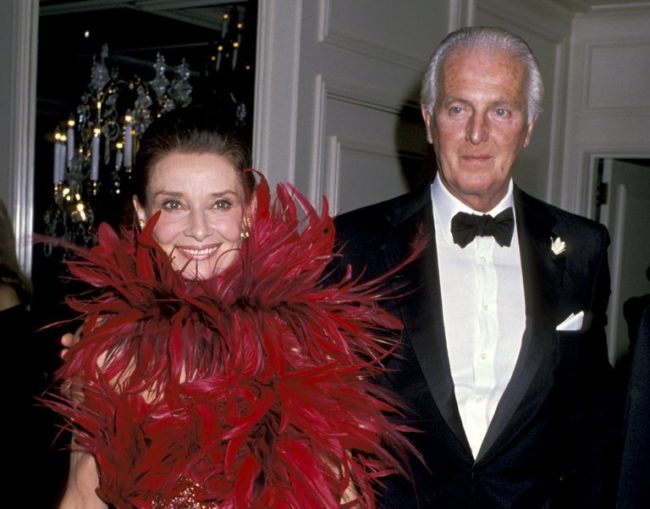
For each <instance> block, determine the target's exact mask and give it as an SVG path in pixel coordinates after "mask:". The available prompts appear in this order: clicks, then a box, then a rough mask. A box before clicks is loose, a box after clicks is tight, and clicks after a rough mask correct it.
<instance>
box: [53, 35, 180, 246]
mask: <svg viewBox="0 0 650 509" xmlns="http://www.w3.org/2000/svg"><path fill="white" fill-rule="evenodd" d="M107 60H108V45H107V44H104V45H103V47H102V50H101V53H100V55H99V58H97V56H95V57H94V59H93V64H92V67H91V70H90V81H89V83H88V87H87V90H86V91H85V92H84V93H83V94H82V95H81V100H80V102H79V104H78V105H77V107H76V110H75V112H74V114H71V115H70V118H68V119H67V121H64V122H61V124H60V125H59V126H58V127H57V128H56V130H55V132H54V136H53V139H54V168H53V200H52V203H51V205H50V207H49V209H48V210H47V211H46V213H45V215H44V221H45V234H46V235H48V236H50V237H56V238H58V239H62V240H64V241H66V242H71V243H74V244H77V245H84V246H90V245H92V244H94V242H95V234H96V219H97V217H96V215H97V214H96V210H97V205H98V201H99V200H102V206H105V205H106V203H105V202H103V200H105V199H114V200H115V201H116V202H117V201H118V200H117V198H119V195H120V193H121V191H122V189H123V187H124V185H125V184H126V182H127V181H128V180H129V179H130V177H131V168H132V165H133V158H134V156H135V153H136V151H137V148H138V142H139V140H140V138H141V137H142V135H143V134H144V132H145V130H146V129H147V127H148V126H149V124H150V123H151V122H152V121H153V120H154V119H155V118H157V117H160V116H161V115H164V114H165V113H168V112H170V111H172V110H174V109H177V108H184V107H186V106H188V105H189V104H190V103H191V102H192V97H191V95H192V85H191V84H190V82H189V79H190V75H191V72H190V69H189V66H188V65H187V63H186V62H185V59H182V61H181V63H180V64H179V65H177V66H175V67H172V68H170V67H168V65H167V64H166V62H165V57H164V56H163V55H161V54H160V53H158V54H157V56H156V61H155V62H154V64H153V70H154V73H153V79H151V80H150V81H147V80H144V79H142V78H140V77H139V76H138V75H133V77H131V78H130V79H121V78H120V77H119V76H118V71H117V69H115V68H114V69H109V68H108V65H107ZM168 76H170V77H171V80H170V79H169V77H168ZM101 186H107V187H106V188H105V189H101ZM51 249H52V246H51V245H50V246H48V247H46V254H50V253H51Z"/></svg>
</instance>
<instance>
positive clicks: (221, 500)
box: [48, 178, 421, 509]
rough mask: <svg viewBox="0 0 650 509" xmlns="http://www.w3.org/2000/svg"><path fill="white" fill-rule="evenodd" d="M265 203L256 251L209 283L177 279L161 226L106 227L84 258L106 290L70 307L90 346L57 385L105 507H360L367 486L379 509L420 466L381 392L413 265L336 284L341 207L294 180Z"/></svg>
mask: <svg viewBox="0 0 650 509" xmlns="http://www.w3.org/2000/svg"><path fill="white" fill-rule="evenodd" d="M256 200H257V209H256V213H255V217H254V220H253V227H252V229H251V236H250V238H249V239H247V241H245V242H244V243H243V245H242V247H241V249H240V256H239V257H238V259H237V260H236V262H234V263H233V264H232V265H231V266H229V267H228V268H227V269H225V270H224V271H223V272H222V273H221V274H219V275H217V276H215V277H214V278H212V279H210V280H207V281H188V280H185V279H184V278H183V277H182V276H181V275H180V274H179V273H178V272H176V271H174V270H173V268H172V266H171V263H170V260H169V256H168V255H167V254H165V253H164V251H163V250H162V249H161V248H160V247H159V246H158V245H157V244H156V242H155V240H154V238H153V228H154V226H155V223H156V221H157V217H155V218H153V220H152V221H150V222H149V224H148V225H147V227H146V228H145V229H144V231H142V232H141V233H140V234H136V233H135V232H133V231H126V230H124V231H122V234H121V236H119V235H117V234H116V233H115V232H114V231H113V230H112V229H111V228H110V227H108V226H106V225H102V226H101V227H100V229H99V245H98V246H96V247H94V248H92V249H91V250H88V251H84V250H79V255H80V259H79V260H76V261H72V262H69V266H70V270H71V272H72V273H73V274H74V275H75V277H77V278H78V279H80V280H82V281H85V282H86V283H88V284H90V285H91V286H93V287H95V288H97V289H98V293H99V294H98V295H97V296H96V297H95V298H89V297H74V298H70V299H69V304H70V306H71V307H72V308H73V309H75V310H77V311H78V312H80V313H81V317H82V318H84V319H85V326H84V334H83V340H82V341H80V342H79V343H77V344H76V345H75V346H74V347H72V348H71V349H70V351H69V353H68V355H67V357H66V362H65V364H64V366H63V367H62V368H61V369H60V371H59V373H58V376H59V377H60V378H61V379H62V380H70V379H73V378H74V380H75V383H80V384H81V387H82V389H83V394H84V399H83V401H81V402H75V401H71V400H69V399H68V398H67V397H66V396H64V395H58V396H53V397H52V398H51V399H50V400H49V402H48V404H49V405H50V406H51V407H52V408H54V409H55V410H57V411H58V412H60V413H61V414H63V415H64V416H65V418H66V419H67V422H68V425H69V427H70V428H71V429H72V430H73V431H74V432H75V435H76V437H77V442H78V444H79V446H80V447H82V448H83V449H84V450H87V451H89V452H90V453H92V454H93V455H94V456H95V458H96V460H97V464H98V465H99V471H100V486H99V488H98V491H97V492H98V495H99V496H100V497H101V498H102V499H103V500H104V501H106V502H107V503H110V504H113V505H115V506H116V507H118V508H121V507H138V508H140V507H142V508H163V507H169V508H172V507H181V505H182V502H183V501H184V502H185V503H188V502H190V501H201V502H202V503H205V504H207V505H206V507H210V506H211V505H210V504H213V506H214V507H219V508H222V509H224V508H226V509H227V508H233V509H240V508H258V507H259V508H271V507H272V508H278V509H279V508H287V509H298V508H300V509H309V508H322V507H324V508H330V507H331V508H336V507H352V506H354V505H353V504H344V503H342V502H341V500H342V496H343V493H344V492H345V490H346V488H347V487H348V486H349V485H350V484H352V485H354V486H355V488H356V490H357V492H358V493H359V499H358V500H357V501H356V503H358V504H360V505H361V506H362V507H370V508H372V507H374V506H375V502H374V500H375V490H376V489H377V487H378V485H379V484H378V483H379V482H380V479H381V478H382V477H384V476H387V475H390V474H393V473H396V472H397V473H402V474H403V473H404V472H403V470H402V469H401V467H400V461H401V460H403V459H404V455H405V454H406V453H407V452H411V453H414V454H417V453H416V452H415V451H413V449H412V446H411V445H410V443H409V442H408V440H407V439H406V438H405V437H404V435H403V433H404V432H405V431H409V430H406V429H403V428H400V427H399V426H397V425H395V424H393V423H392V422H391V420H390V419H389V416H390V415H391V414H395V413H396V412H398V411H399V410H400V405H399V403H398V402H397V401H396V399H395V398H394V397H393V396H392V395H391V394H389V393H388V392H387V391H385V390H384V389H382V388H380V387H378V386H377V385H375V384H374V383H373V380H374V379H375V377H376V376H377V375H378V374H380V373H382V372H383V367H382V364H381V362H382V361H383V360H384V359H385V358H386V357H387V356H389V355H391V354H392V353H393V352H394V350H395V348H396V347H397V339H396V336H397V333H398V332H399V330H400V329H401V324H400V323H399V321H398V320H397V319H395V318H394V317H392V316H390V315H389V314H388V313H386V312H385V311H384V310H383V309H382V308H381V307H380V306H379V303H380V301H381V300H382V299H385V298H387V295H386V293H387V292H386V291H385V290H384V289H383V287H384V283H385V279H386V278H387V277H390V276H391V275H393V274H394V273H396V272H397V270H399V269H400V268H401V267H397V268H395V269H394V270H393V271H391V273H390V274H388V275H386V276H385V277H384V278H382V279H379V280H374V281H371V282H367V283H363V284H360V283H359V282H358V281H356V280H353V279H352V277H351V276H350V274H351V271H348V273H347V275H346V276H345V277H344V278H343V279H342V280H341V281H339V282H338V283H337V284H333V285H329V286H322V285H321V281H323V279H324V278H325V277H326V276H327V274H326V272H325V271H326V270H327V267H328V264H329V263H330V262H331V261H332V260H333V258H334V257H335V256H336V254H335V253H334V252H333V248H334V234H335V232H334V225H333V221H332V219H331V217H330V216H329V215H328V212H327V203H326V202H325V205H324V207H323V210H322V211H321V213H318V212H317V211H316V210H315V209H314V208H313V207H312V206H311V205H310V204H309V203H308V201H307V200H306V198H305V197H304V196H302V195H301V194H300V193H299V192H298V191H297V190H296V189H295V188H293V187H292V186H290V185H286V184H284V185H280V186H278V188H277V192H276V198H275V200H274V201H271V198H270V193H269V188H268V185H267V183H266V181H265V180H264V179H263V178H262V179H261V182H260V185H259V186H258V189H257V191H256ZM301 218H302V219H301ZM420 250H421V249H415V251H414V254H413V256H412V257H411V259H413V258H414V257H415V256H417V254H418V253H419V251H420ZM408 261H410V260H407V261H405V263H407V262H408Z"/></svg>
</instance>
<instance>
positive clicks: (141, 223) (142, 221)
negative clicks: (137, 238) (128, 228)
mask: <svg viewBox="0 0 650 509" xmlns="http://www.w3.org/2000/svg"><path fill="white" fill-rule="evenodd" d="M146 224H147V223H145V221H144V219H138V226H139V227H140V230H144V227H145V225H146Z"/></svg>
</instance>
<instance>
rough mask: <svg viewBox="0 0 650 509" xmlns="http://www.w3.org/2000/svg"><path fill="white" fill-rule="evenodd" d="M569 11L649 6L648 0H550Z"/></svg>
mask: <svg viewBox="0 0 650 509" xmlns="http://www.w3.org/2000/svg"><path fill="white" fill-rule="evenodd" d="M550 1H551V2H553V3H555V4H557V5H559V6H561V7H563V8H564V9H567V10H569V11H571V12H575V13H578V12H589V11H599V10H608V9H617V8H626V7H635V6H643V5H645V6H650V1H648V0H550Z"/></svg>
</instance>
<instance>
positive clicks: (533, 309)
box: [337, 28, 611, 509]
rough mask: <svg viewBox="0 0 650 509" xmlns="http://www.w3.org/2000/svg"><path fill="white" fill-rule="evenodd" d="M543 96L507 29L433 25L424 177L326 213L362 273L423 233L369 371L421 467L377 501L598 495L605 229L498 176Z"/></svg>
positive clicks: (493, 503)
mask: <svg viewBox="0 0 650 509" xmlns="http://www.w3.org/2000/svg"><path fill="white" fill-rule="evenodd" d="M542 96H543V85H542V81H541V77H540V73H539V69H538V66H537V63H536V61H535V59H534V57H533V55H532V54H531V52H530V50H529V48H528V46H527V45H526V44H525V43H524V42H523V41H522V40H521V39H519V38H518V37H516V36H514V35H512V34H510V33H508V32H505V31H503V30H500V29H495V28H466V29H462V30H459V31H457V32H454V33H452V34H450V35H449V36H448V37H447V38H446V39H445V40H444V41H443V42H442V44H441V46H440V47H439V48H438V50H437V51H436V53H435V54H434V56H433V57H432V59H431V61H430V64H429V67H428V70H427V73H426V75H425V78H424V81H423V92H422V115H423V118H424V123H425V125H426V128H427V136H428V140H429V142H430V143H432V144H433V147H434V149H435V153H436V158H437V163H438V172H437V176H436V177H435V179H434V181H433V183H432V184H431V185H430V186H429V185H427V186H426V187H425V188H424V189H421V190H420V191H416V192H414V193H411V194H408V195H404V196H400V197H398V198H395V199H393V200H389V201H387V202H384V203H380V204H376V205H372V206H369V207H365V208H363V209H359V210H357V211H353V212H351V213H348V214H344V215H342V216H340V217H339V218H338V219H337V232H338V236H339V245H340V248H341V251H342V253H343V262H344V263H345V264H347V263H350V264H351V266H352V267H353V268H354V269H355V270H361V269H364V270H365V273H364V277H373V276H376V275H379V274H381V273H383V272H385V271H386V270H388V269H389V268H390V267H393V266H395V265H396V264H398V263H399V262H400V261H402V260H404V259H405V258H406V256H407V254H408V253H409V250H410V245H411V242H412V241H413V239H414V237H415V236H416V235H422V234H424V235H425V236H427V237H428V238H429V246H428V248H427V249H426V251H425V253H424V254H423V255H422V256H421V257H420V258H419V259H418V260H417V261H416V262H415V263H413V264H411V265H409V266H408V267H407V268H406V269H405V270H404V271H403V272H402V273H401V277H400V278H399V279H396V280H395V285H396V286H395V292H394V293H395V294H396V295H398V296H399V298H396V299H394V300H393V301H392V302H390V303H389V304H388V306H389V307H390V309H391V310H392V311H393V312H394V313H395V314H396V315H397V316H398V317H400V318H401V319H402V321H403V322H404V327H405V328H404V331H403V334H402V348H401V351H400V352H399V355H397V356H396V357H395V358H394V359H392V360H391V361H390V362H389V363H388V366H387V367H388V368H389V370H390V373H389V374H388V376H387V380H386V384H387V385H388V386H389V387H390V388H391V389H393V390H394V391H395V392H397V394H398V395H399V396H401V398H402V399H403V401H404V403H405V405H406V407H407V411H406V412H405V416H406V417H405V421H406V422H407V423H408V424H409V425H411V426H413V427H415V428H417V429H418V430H419V432H418V433H413V434H411V439H412V441H413V443H414V445H415V446H416V447H417V449H418V450H419V452H420V453H421V454H422V456H423V458H424V461H425V463H426V465H422V463H420V462H418V461H417V460H414V461H412V463H411V465H410V468H411V470H412V474H411V477H412V479H411V481H408V480H404V479H397V478H395V479H391V480H390V481H389V482H388V483H387V486H386V489H385V492H384V493H383V500H382V501H381V502H380V504H381V505H382V506H383V507H396V508H410V507H423V508H424V507H426V508H428V507H431V508H435V509H444V508H454V509H464V508H506V507H508V508H515V507H518V508H525V509H534V508H542V507H543V508H556V507H563V508H564V507H566V508H583V507H584V508H587V507H588V508H597V507H601V506H605V505H606V504H607V502H606V500H608V499H607V495H608V494H607V493H606V485H607V484H606V471H607V468H608V461H609V457H608V456H607V454H608V452H609V450H608V442H607V439H608V432H609V431H608V430H609V428H608V422H609V421H608V411H609V409H608V404H609V403H608V402H609V396H608V394H609V381H610V374H611V373H610V372H611V370H610V366H609V364H608V361H607V355H606V343H605V335H604V326H605V323H606V317H605V311H606V307H607V300H608V297H609V272H608V266H607V253H606V250H607V245H608V235H607V232H606V230H605V228H604V227H603V226H601V225H598V224H596V223H594V222H592V221H590V220H587V219H585V218H582V217H578V216H576V215H573V214H570V213H567V212H564V211H562V210H560V209H558V208H555V207H552V206H550V205H547V204H545V203H542V202H541V201H539V200H536V199H535V198H532V197H531V196H529V195H527V194H525V193H524V192H522V191H521V190H520V189H518V188H517V187H516V186H514V185H513V183H512V179H511V172H512V166H513V164H514V162H515V160H516V158H517V156H518V154H519V152H520V151H521V150H522V149H524V148H525V147H526V146H527V145H528V143H529V142H530V139H531V135H532V132H533V128H534V126H535V123H536V121H537V118H538V115H539V113H540V111H541V102H542ZM458 213H461V214H460V215H458V216H457V214H458ZM463 214H465V215H464V216H463ZM484 214H489V215H491V216H494V217H495V218H496V219H492V218H488V217H486V216H484ZM468 218H469V221H468V220H467V219H468ZM473 219H476V220H478V224H477V225H474V227H472V226H471V224H468V223H471V222H472V220H473ZM472 228H474V233H476V237H473V236H472V235H473V233H472ZM493 235H494V236H493Z"/></svg>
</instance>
